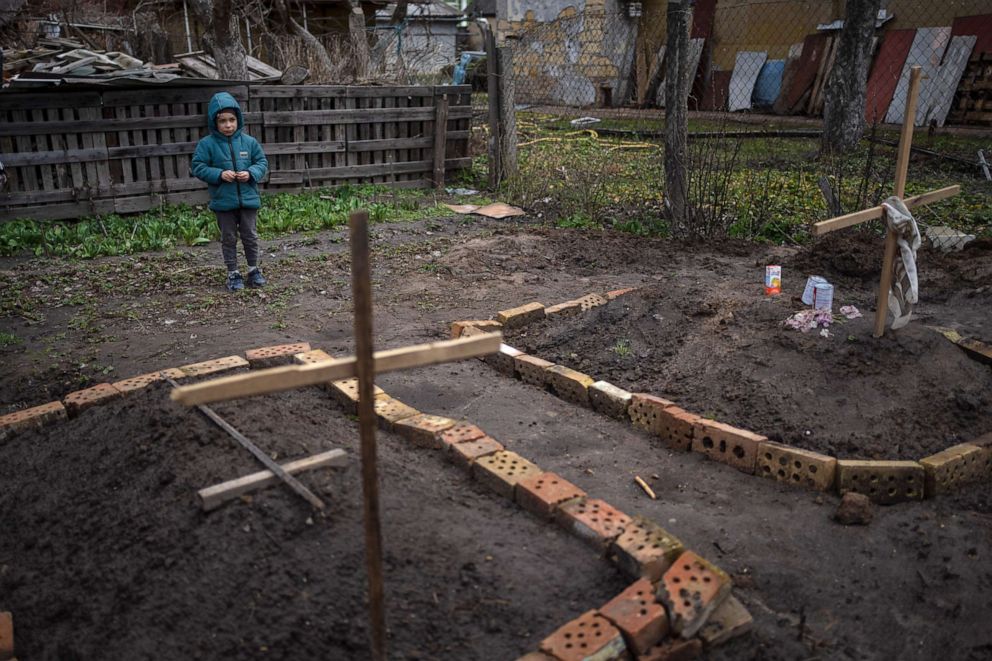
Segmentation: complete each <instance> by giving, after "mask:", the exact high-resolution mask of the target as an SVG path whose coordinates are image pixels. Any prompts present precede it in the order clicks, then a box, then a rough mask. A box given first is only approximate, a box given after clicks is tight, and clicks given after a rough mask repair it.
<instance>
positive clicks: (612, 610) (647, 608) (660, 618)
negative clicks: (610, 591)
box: [599, 578, 668, 654]
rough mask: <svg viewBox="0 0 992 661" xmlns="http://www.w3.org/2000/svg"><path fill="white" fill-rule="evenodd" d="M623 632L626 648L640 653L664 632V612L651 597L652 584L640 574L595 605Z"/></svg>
mask: <svg viewBox="0 0 992 661" xmlns="http://www.w3.org/2000/svg"><path fill="white" fill-rule="evenodd" d="M599 614H600V615H602V616H603V617H605V618H606V619H607V620H609V621H610V622H612V623H613V626H615V627H616V628H617V629H619V630H620V632H621V633H622V634H623V638H624V641H626V643H627V649H629V650H631V651H632V652H633V653H634V654H644V653H645V652H647V651H648V649H650V648H651V646H652V645H655V644H656V643H658V642H659V641H660V640H661V639H662V638H664V637H665V635H666V634H667V633H668V616H667V615H666V614H665V609H664V608H662V606H661V604H659V603H658V602H657V600H655V596H654V586H653V585H651V581H649V580H648V579H646V578H642V579H640V580H638V581H635V582H634V583H632V584H631V585H630V586H628V587H627V589H626V590H624V591H623V592H621V593H620V594H618V595H617V596H616V597H614V598H613V599H611V600H610V601H609V602H608V603H607V604H606V605H604V606H602V607H601V608H600V609H599Z"/></svg>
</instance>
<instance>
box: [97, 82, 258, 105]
mask: <svg viewBox="0 0 992 661" xmlns="http://www.w3.org/2000/svg"><path fill="white" fill-rule="evenodd" d="M218 92H227V93H229V94H230V95H231V96H233V97H234V98H235V99H237V100H238V102H239V103H242V102H244V101H247V100H248V87H247V86H246V85H234V86H222V85H217V86H213V85H211V86H199V85H196V86H191V87H154V88H151V89H148V88H144V89H141V90H140V91H138V92H136V91H135V90H120V91H117V90H108V91H106V92H103V95H102V97H103V105H104V106H105V107H106V106H130V105H133V104H135V103H136V102H140V103H142V104H146V103H147V104H159V103H170V104H171V103H207V102H208V101H210V97H212V96H213V95H214V94H216V93H218ZM96 105H100V104H99V103H97V104H96Z"/></svg>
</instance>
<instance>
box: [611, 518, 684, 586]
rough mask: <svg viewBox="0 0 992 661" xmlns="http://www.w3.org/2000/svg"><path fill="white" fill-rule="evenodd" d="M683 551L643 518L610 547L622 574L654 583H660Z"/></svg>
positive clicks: (675, 540)
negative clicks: (644, 578)
mask: <svg viewBox="0 0 992 661" xmlns="http://www.w3.org/2000/svg"><path fill="white" fill-rule="evenodd" d="M684 550H685V549H684V548H683V545H682V542H681V541H680V540H679V538H678V537H676V536H675V535H673V534H672V533H670V532H668V531H667V530H665V529H664V528H662V527H661V526H659V525H658V524H657V523H655V522H654V521H651V520H650V519H646V518H644V517H640V516H636V517H634V518H633V519H631V520H630V523H628V524H627V526H626V527H625V528H624V530H623V534H622V535H620V536H619V537H617V538H616V540H614V542H613V545H612V546H611V551H612V553H613V556H614V557H615V558H616V563H617V566H618V567H620V570H621V571H623V572H624V573H625V574H627V575H628V576H631V577H634V578H636V577H646V578H648V579H650V580H651V581H658V580H661V577H662V575H663V574H664V573H665V572H666V571H667V570H668V568H669V567H671V566H672V563H673V562H675V560H677V559H678V557H679V556H680V555H682V552H683V551H684Z"/></svg>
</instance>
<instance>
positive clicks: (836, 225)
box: [813, 184, 961, 236]
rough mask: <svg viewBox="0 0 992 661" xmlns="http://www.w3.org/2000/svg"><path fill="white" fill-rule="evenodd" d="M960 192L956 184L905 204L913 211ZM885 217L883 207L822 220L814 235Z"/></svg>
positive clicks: (815, 228) (914, 197)
mask: <svg viewBox="0 0 992 661" xmlns="http://www.w3.org/2000/svg"><path fill="white" fill-rule="evenodd" d="M960 192H961V187H960V186H958V185H957V184H955V185H954V186H948V187H946V188H938V189H937V190H932V191H928V192H926V193H923V194H922V195H914V196H913V197H907V198H905V199H904V200H903V202H904V203H905V204H906V207H907V208H909V209H913V208H915V207H920V206H925V205H927V204H932V203H933V202H939V201H941V200H946V199H947V198H949V197H954V196H955V195H957V194H958V193H960ZM884 215H885V207H883V206H881V205H879V206H877V207H872V208H871V209H864V210H862V211H852V212H851V213H848V214H844V215H843V216H837V217H836V218H830V219H829V220H821V221H820V222H818V223H815V224H814V225H813V235H814V236H823V235H824V234H828V233H830V232H836V231H837V230H842V229H844V228H845V227H851V226H852V225H858V224H860V223H863V222H865V221H868V220H874V219H876V218H881V217H882V216H884Z"/></svg>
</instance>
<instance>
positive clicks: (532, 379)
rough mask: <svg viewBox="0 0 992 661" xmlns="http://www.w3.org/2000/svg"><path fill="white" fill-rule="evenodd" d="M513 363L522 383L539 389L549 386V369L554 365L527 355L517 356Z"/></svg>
mask: <svg viewBox="0 0 992 661" xmlns="http://www.w3.org/2000/svg"><path fill="white" fill-rule="evenodd" d="M513 361H514V366H515V367H516V371H517V374H519V375H520V380H521V381H523V382H524V383H529V384H530V385H532V386H537V387H539V388H544V387H545V386H547V385H548V375H547V369H548V368H549V367H553V366H554V363H552V362H549V361H547V360H544V359H543V358H538V357H537V356H528V355H527V354H523V355H520V356H516V357H515V358H514V359H513Z"/></svg>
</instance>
